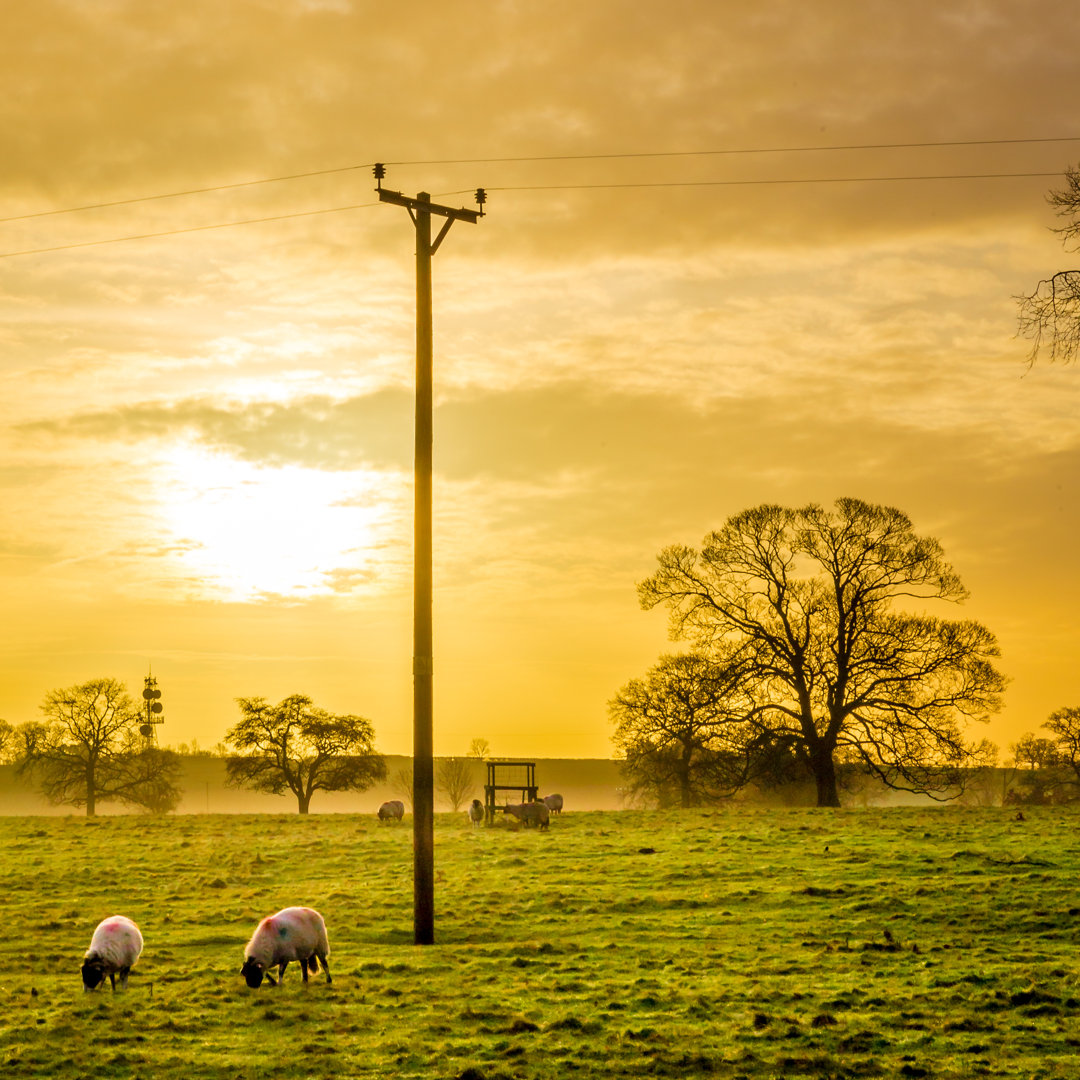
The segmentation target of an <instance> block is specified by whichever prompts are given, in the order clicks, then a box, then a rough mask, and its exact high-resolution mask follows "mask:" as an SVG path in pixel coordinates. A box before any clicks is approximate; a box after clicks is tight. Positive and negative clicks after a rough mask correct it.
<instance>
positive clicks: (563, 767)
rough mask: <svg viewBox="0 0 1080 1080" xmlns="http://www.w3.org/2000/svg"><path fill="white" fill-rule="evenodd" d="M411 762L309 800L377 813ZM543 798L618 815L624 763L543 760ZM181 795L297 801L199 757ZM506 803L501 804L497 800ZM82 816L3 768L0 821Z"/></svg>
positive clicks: (246, 810) (182, 807)
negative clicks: (242, 783) (239, 784)
mask: <svg viewBox="0 0 1080 1080" xmlns="http://www.w3.org/2000/svg"><path fill="white" fill-rule="evenodd" d="M411 760H412V759H411V758H408V757H404V756H401V755H396V754H388V755H386V771H387V780H385V781H383V782H379V783H376V784H375V785H374V786H372V787H370V788H368V790H367V791H362V792H352V791H331V792H324V791H320V792H318V793H316V795H315V796H314V798H313V799H312V801H311V812H312V813H313V814H319V813H324V814H330V813H337V814H365V813H369V812H370V813H372V814H374V813H375V812H376V811H377V810H378V808H379V805H380V804H381V803H382V802H384V801H385V800H387V799H400V798H403V795H402V793H401V791H400V790H399V789H398V788H396V787H395V785H394V782H393V777H394V775H395V773H397V772H398V771H399V770H401V769H403V768H406V767H408V766H410V764H411ZM536 769H537V772H536V775H537V781H538V783H539V784H540V787H541V795H546V794H550V793H552V792H559V793H560V794H561V795H562V796H563V798H564V799H565V800H566V805H567V807H569V808H571V809H574V810H618V809H621V808H622V806H623V805H624V799H623V794H622V788H623V784H624V780H623V779H622V777H621V772H620V770H621V763H620V762H618V761H611V760H605V759H603V758H548V759H539V760H538V761H537V766H536ZM474 777H475V785H474V787H475V790H474V791H473V792H471V793H470V794H469V796H468V798H467V799H466V800H465V803H464V804H463V807H462V809H464V806H465V805H468V802H469V801H470V800H472V799H473V798H479V799H483V797H484V788H483V784H484V773H483V767H482V766H481V765H479V764H477V765H475V768H474ZM179 785H180V787H181V788H182V789H183V796H182V798H181V801H180V804H179V805H178V806H177V808H176V813H177V814H208V813H209V814H258V813H269V814H288V813H295V812H296V799H295V798H294V797H293V796H292V795H290V794H288V793H286V794H285V795H267V794H263V793H260V792H256V791H250V790H247V789H244V788H239V789H238V788H232V787H227V786H226V784H225V759H224V758H220V757H210V756H196V757H185V758H184V759H183V773H182V775H181V777H180V780H179ZM499 801H500V802H501V801H502V800H501V799H500V800H499ZM435 806H436V809H437V810H442V811H448V810H450V809H451V807H450V804H449V802H447V800H446V797H445V796H444V795H441V794H440V793H439V792H438V791H436V794H435ZM137 812H138V811H137V809H132V808H130V807H125V806H124V805H123V804H120V803H115V802H110V803H103V804H102V805H101V807H100V808H99V809H98V813H100V814H131V813H137ZM73 813H75V814H81V813H83V811H82V810H77V809H75V808H74V807H71V806H54V805H53V804H51V803H49V802H48V800H46V799H45V798H44V797H43V796H42V795H41V794H40V793H39V792H38V791H37V788H36V786H35V784H34V782H33V781H32V780H29V779H27V778H25V777H20V776H18V775H17V773H16V766H14V765H0V816H2V815H4V814H47V815H54V814H73Z"/></svg>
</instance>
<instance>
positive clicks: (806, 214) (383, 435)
mask: <svg viewBox="0 0 1080 1080" xmlns="http://www.w3.org/2000/svg"><path fill="white" fill-rule="evenodd" d="M4 14H5V18H4V22H5V32H4V34H3V36H2V39H0V151H2V152H0V159H2V160H3V162H4V168H3V170H0V217H3V218H5V219H7V220H5V221H3V222H2V223H0V229H2V232H0V254H4V255H7V254H8V253H12V252H22V251H29V250H38V249H44V248H56V249H60V250H52V251H48V252H42V253H39V254H24V255H16V256H12V257H3V258H0V305H2V307H0V310H2V313H3V314H2V319H0V452H2V463H0V497H2V499H3V510H4V512H3V516H2V518H0V597H2V610H3V613H4V618H3V620H2V622H0V641H2V649H0V717H3V718H5V719H7V720H8V721H9V722H11V723H20V722H22V721H24V720H28V719H35V718H37V715H38V711H37V706H38V703H39V702H40V701H41V700H42V699H43V698H44V696H45V694H46V693H47V691H49V690H50V689H53V688H55V687H58V686H66V685H71V684H73V683H76V682H82V681H85V680H87V679H90V678H93V677H97V676H102V675H110V676H115V677H117V678H121V679H123V680H124V681H126V682H127V683H128V685H129V687H130V688H131V689H132V690H133V691H135V692H137V691H138V690H139V689H140V688H141V679H142V677H143V675H144V674H145V673H146V671H147V667H148V665H150V664H152V665H153V670H154V674H155V675H156V676H157V677H158V679H159V681H160V686H161V689H162V691H163V698H162V701H163V703H164V704H165V713H164V715H165V719H166V725H165V727H164V728H163V729H162V740H163V741H164V742H171V743H176V742H180V741H189V740H190V739H192V738H196V739H198V741H199V742H200V743H202V744H204V745H207V744H212V743H214V742H216V741H218V740H219V739H220V738H221V737H222V735H223V733H224V731H225V729H226V727H228V726H229V725H230V724H232V723H234V722H235V720H236V718H237V716H238V712H237V710H236V707H235V704H234V699H235V698H236V697H239V696H255V695H258V696H263V697H266V698H269V699H272V700H278V699H280V698H282V697H284V696H286V695H287V694H291V693H297V692H299V693H306V694H309V695H310V696H312V697H313V698H314V699H315V700H316V701H317V702H318V703H319V704H321V705H323V706H324V707H326V708H328V709H331V710H333V711H337V712H355V713H361V714H363V715H366V716H368V717H370V718H371V719H372V721H373V722H374V724H375V727H376V731H377V733H378V742H379V746H380V749H382V750H384V751H385V752H388V753H408V752H409V749H410V746H411V723H412V721H411V650H412V640H411V613H412V601H411V559H412V554H411V527H412V525H411V506H412V490H411V484H412V473H411V469H412V462H411V452H412V449H411V448H412V431H411V428H412V418H411V409H412V405H411V393H412V383H413V344H414V338H413V334H414V330H413V325H414V324H413V317H414V307H413V305H414V293H413V250H414V248H413V234H412V227H411V224H410V222H409V220H408V217H407V216H406V214H405V211H404V210H402V209H400V208H398V207H392V206H386V205H379V204H378V203H377V198H376V196H375V194H374V192H373V190H372V188H373V181H372V178H371V170H370V164H371V163H372V162H374V161H385V162H388V163H391V164H389V167H388V176H387V179H386V186H388V187H390V188H394V189H398V190H403V191H405V192H407V193H410V194H412V193H415V192H416V191H419V190H426V191H430V192H432V193H433V194H434V195H435V196H436V197H437V199H438V200H439V201H442V202H447V203H451V204H453V205H462V204H463V205H471V194H470V192H471V190H472V189H474V188H476V187H477V186H481V185H482V186H484V187H485V188H487V189H488V190H489V192H490V198H489V203H488V207H487V209H488V215H487V216H486V217H485V218H484V219H483V221H481V222H480V223H479V224H478V225H475V226H473V225H468V224H463V223H458V224H456V225H455V226H454V227H453V229H452V230H451V232H450V234H449V236H448V238H447V240H446V241H445V243H444V245H443V247H442V248H441V249H440V251H439V252H438V254H437V255H436V257H435V262H434V295H435V369H436V395H437V406H436V416H435V460H436V478H435V516H436V519H435V530H436V531H435V587H436V595H435V748H436V752H437V753H443V754H450V753H462V752H464V751H465V750H466V749H467V746H468V743H469V741H470V739H472V738H473V737H477V736H482V737H485V738H487V739H488V740H489V742H490V744H491V747H492V751H493V752H494V753H496V754H500V755H514V754H527V755H538V756H539V755H566V756H601V755H607V754H609V753H610V752H611V744H610V741H609V735H610V730H611V729H610V725H609V722H608V720H607V714H606V702H607V701H608V699H609V698H610V697H611V696H612V695H613V694H614V692H615V691H616V690H617V689H618V688H619V687H620V686H621V685H622V684H623V683H625V682H626V681H627V680H628V679H629V678H631V677H635V676H638V675H641V674H643V673H644V671H645V670H646V669H647V668H648V667H649V666H650V665H651V664H652V663H653V662H654V661H655V660H656V658H657V657H658V656H659V654H660V653H662V652H664V651H666V650H669V649H671V648H672V646H671V644H670V643H669V642H668V641H667V637H666V621H665V616H664V614H663V613H662V612H659V611H657V612H650V613H645V612H642V611H640V610H639V609H638V607H637V601H636V595H635V589H634V586H635V583H636V582H637V581H638V580H640V579H641V578H643V577H645V576H647V575H648V574H649V573H651V571H652V569H653V567H654V565H655V556H656V553H657V552H658V551H659V550H660V548H662V547H663V546H665V545H667V544H670V543H676V542H685V543H691V544H697V543H699V542H700V540H701V538H702V537H703V535H704V534H705V533H706V532H707V531H708V530H709V529H711V528H714V527H717V526H719V525H720V524H721V523H722V522H723V521H724V519H725V518H726V517H727V516H728V515H730V514H732V513H736V512H738V511H740V510H743V509H746V508H748V507H750V506H753V505H757V504H759V503H763V502H778V503H781V504H784V505H791V506H795V505H801V504H803V503H805V502H808V501H811V500H816V501H820V502H825V503H831V502H832V501H833V500H834V499H835V498H836V497H838V496H842V495H850V496H856V497H859V498H862V499H866V500H868V501H871V502H881V503H887V504H891V505H894V506H897V507H899V508H900V509H902V510H904V511H905V512H906V513H908V514H909V515H910V516H911V518H912V519H913V521H914V523H915V526H916V528H917V530H918V531H920V532H924V533H928V534H930V535H933V536H936V537H938V538H939V539H940V540H941V541H942V543H943V545H944V547H945V551H946V554H947V556H948V557H949V558H950V559H951V561H952V562H953V563H954V565H955V567H956V569H957V571H958V572H959V574H960V576H961V578H962V579H963V581H964V583H965V584H966V585H967V586H968V588H969V589H970V590H971V593H972V595H971V599H970V600H969V601H968V602H967V604H966V605H965V606H964V609H963V612H962V614H965V615H968V616H970V617H973V618H977V619H979V620H981V621H983V622H985V623H986V624H987V625H988V626H990V627H991V629H993V630H994V631H995V633H996V634H997V635H998V637H999V639H1000V641H1001V645H1002V650H1003V657H1002V664H1001V666H1002V668H1003V669H1004V670H1005V671H1006V673H1007V674H1008V675H1009V676H1010V677H1011V679H1012V684H1011V686H1010V689H1009V691H1008V694H1007V699H1006V700H1007V705H1006V708H1005V710H1004V711H1003V712H1002V714H1001V715H1000V716H999V717H998V718H996V719H995V720H994V721H992V723H991V725H990V727H989V729H988V731H987V732H986V734H988V735H989V736H990V737H991V738H993V739H994V740H995V741H996V742H998V743H999V744H1000V745H1002V746H1005V745H1007V743H1008V742H1010V741H1012V740H1015V738H1016V737H1017V736H1018V735H1019V734H1021V733H1022V732H1024V731H1029V730H1034V729H1036V728H1037V727H1038V725H1039V724H1040V723H1041V722H1042V721H1043V720H1044V719H1045V718H1046V716H1047V715H1048V714H1049V713H1050V712H1051V711H1052V710H1054V709H1056V708H1059V707H1062V706H1065V705H1075V704H1077V703H1078V702H1080V685H1078V681H1080V680H1078V676H1077V671H1078V670H1080V665H1078V663H1077V659H1078V654H1080V625H1078V622H1077V617H1076V612H1077V610H1078V607H1080V570H1078V565H1077V557H1076V536H1077V534H1078V533H1080V499H1078V490H1077V489H1078V484H1077V477H1078V470H1077V466H1078V459H1080V371H1078V370H1077V369H1076V368H1069V367H1053V366H1048V365H1045V364H1043V365H1037V366H1036V367H1034V368H1033V369H1031V370H1030V371H1029V370H1028V368H1027V366H1026V364H1025V357H1026V353H1027V343H1026V342H1024V341H1021V340H1018V339H1016V337H1015V336H1014V335H1015V325H1016V307H1015V303H1014V301H1013V299H1012V297H1013V296H1014V295H1015V294H1018V293H1021V292H1025V291H1030V290H1031V289H1033V288H1034V285H1035V283H1036V281H1037V280H1038V279H1039V278H1040V277H1042V276H1045V275H1046V274H1047V273H1048V272H1050V271H1052V270H1056V269H1061V268H1063V267H1065V266H1066V265H1071V263H1070V260H1071V259H1073V258H1074V256H1070V255H1069V254H1067V253H1065V252H1063V251H1062V249H1061V245H1060V243H1059V240H1058V238H1057V237H1056V236H1055V235H1054V234H1053V233H1052V232H1050V231H1049V227H1050V226H1052V225H1053V224H1054V223H1055V222H1054V219H1053V216H1052V214H1051V211H1050V210H1049V208H1048V207H1047V206H1046V204H1045V202H1044V194H1045V192H1046V191H1047V190H1048V189H1050V188H1052V187H1054V186H1059V184H1060V180H1059V178H1060V175H1061V173H1062V172H1063V170H1064V169H1065V167H1066V166H1068V165H1070V164H1075V163H1076V162H1077V161H1078V160H1080V125H1078V124H1077V122H1076V119H1075V103H1076V89H1077V68H1076V56H1077V51H1078V47H1080V8H1077V7H1075V6H1074V5H1071V4H1064V3H1058V4H1053V5H1043V6H1042V7H1040V8H1039V10H1038V13H1037V14H1036V13H1034V12H1033V9H1032V8H1031V6H1030V5H1029V4H1026V3H1021V2H1019V0H985V2H978V0H970V2H962V0H955V2H950V3H947V4H942V3H940V0H913V2H910V3H903V4H900V3H896V2H895V0H809V2H806V0H804V2H801V3H794V2H791V3H787V2H784V3H780V2H770V0H759V2H758V3H755V4H752V5H748V4H744V3H735V2H729V0H711V2H710V0H574V2H573V3H570V2H565V0H544V2H543V3H541V2H539V0H535V2H534V0H501V2H500V0H491V2H487V3H476V2H475V0H474V2H472V3H464V2H457V0H453V2H448V0H443V2H439V3H433V2H432V3H404V2H403V3H399V4H387V3H385V2H381V0H380V2H374V0H371V2H368V0H238V2H234V0H230V2H228V3H222V2H221V0H185V2H184V3H182V4H179V3H177V4H174V3H145V2H142V0H7V3H6V4H5V8H4ZM1074 136H1075V137H1076V138H1075V140H1074V141H1045V142H1011V143H1007V144H1006V143H1001V142H999V143H998V144H996V145H992V144H991V143H992V141H994V140H1036V139H1043V140H1065V139H1068V138H1072V137H1074ZM914 143H922V144H926V143H937V144H941V143H951V144H958V143H979V145H935V146H921V147H916V146H910V145H909V146H896V145H895V144H914ZM837 147H848V148H850V147H863V148H864V149H835V148H837ZM866 147H877V149H866ZM828 148H834V149H828ZM735 150H738V151H746V150H753V151H761V152H755V153H719V151H735ZM706 152H710V153H706ZM506 159H515V160H506ZM403 163H410V164H403ZM424 163H427V164H424ZM350 166H356V167H355V168H349V167H350ZM324 170H335V171H327V172H324ZM301 173H322V175H317V176H307V177H303V178H297V179H291V180H281V181H277V182H274V183H266V184H254V185H248V186H239V187H229V188H224V189H221V188H223V186H224V185H237V184H241V183H243V182H246V181H252V180H261V179H265V178H271V177H283V176H295V175H296V174H301ZM988 173H995V174H1000V173H1044V174H1050V175H1046V176H1029V177H1018V178H1011V179H1002V178H999V179H966V180H960V179H952V180H918V181H916V180H909V181H902V182H901V181H887V182H864V183H855V182H851V181H852V180H853V179H854V178H862V177H896V176H941V175H953V176H955V175H959V174H965V175H969V176H971V175H974V174H988ZM821 179H830V180H831V181H832V182H829V183H785V184H767V183H761V181H776V180H786V181H794V180H798V181H805V180H821ZM731 181H756V183H753V184H743V185H739V184H733V183H730V182H731ZM720 182H725V183H720ZM596 185H614V186H596ZM619 185H623V186H619ZM625 185H651V186H637V187H629V186H625ZM206 188H214V189H221V190H213V191H202V192H201V193H196V194H183V195H175V196H172V197H168V198H157V199H152V200H149V201H138V202H126V203H124V204H123V205H118V206H110V207H103V206H100V205H98V204H103V203H111V202H118V201H121V200H132V199H141V198H143V197H146V196H159V195H172V193H177V192H193V191H195V190H196V189H206ZM87 205H95V206H97V208H95V209H85V210H80V211H78V212H74V213H65V214H49V215H47V216H32V217H30V216H26V215H37V214H42V213H43V212H46V211H52V210H57V209H65V208H70V207H81V206H87ZM343 206H359V207H360V208H359V209H352V210H340V211H337V212H331V213H310V214H308V215H307V216H302V217H288V218H284V217H283V218H282V220H278V221H274V222H263V223H261V224H247V225H240V226H236V227H230V228H221V229H200V228H199V227H200V226H208V225H216V224H219V223H223V222H235V221H241V220H248V219H256V218H269V217H282V216H283V215H298V214H303V213H306V212H309V211H323V210H330V209H332V208H335V207H343ZM179 230H197V231H185V232H181V231H179ZM165 232H170V233H173V235H169V236H160V237H157V238H148V239H136V240H128V241H122V242H116V243H106V244H94V243H93V242H94V241H100V240H113V239H115V238H119V237H129V236H142V235H145V234H151V233H165ZM76 245H89V246H76Z"/></svg>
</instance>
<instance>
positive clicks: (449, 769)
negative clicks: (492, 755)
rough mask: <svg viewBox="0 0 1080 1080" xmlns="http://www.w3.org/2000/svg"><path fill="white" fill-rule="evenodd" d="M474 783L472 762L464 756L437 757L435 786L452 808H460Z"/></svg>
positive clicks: (470, 792)
mask: <svg viewBox="0 0 1080 1080" xmlns="http://www.w3.org/2000/svg"><path fill="white" fill-rule="evenodd" d="M474 784H475V781H474V778H473V771H472V763H471V762H469V761H468V760H467V759H466V758H459V757H447V758H439V760H438V761H437V762H436V765H435V786H436V788H438V790H439V791H441V792H442V793H443V794H444V795H445V796H446V798H447V801H448V802H449V803H450V805H451V806H452V807H453V808H454V810H460V809H461V804H462V803H463V802H465V800H466V799H467V798H468V797H469V795H471V794H472V791H473V787H474Z"/></svg>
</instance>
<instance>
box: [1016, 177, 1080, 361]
mask: <svg viewBox="0 0 1080 1080" xmlns="http://www.w3.org/2000/svg"><path fill="white" fill-rule="evenodd" d="M1046 201H1047V202H1048V203H1049V204H1050V205H1051V206H1052V207H1053V208H1054V211H1055V213H1057V214H1058V216H1059V217H1062V218H1065V219H1066V223H1065V224H1064V225H1063V226H1061V228H1058V229H1055V230H1054V231H1055V232H1056V233H1058V234H1059V235H1060V236H1061V237H1062V242H1063V243H1064V244H1065V249H1066V250H1067V251H1068V250H1075V246H1074V245H1075V243H1076V242H1077V241H1080V169H1077V168H1069V169H1066V170H1065V188H1064V189H1063V190H1061V191H1051V192H1050V193H1049V194H1048V195H1047V197H1046ZM1016 301H1017V303H1018V304H1019V309H1020V312H1019V333H1020V336H1021V337H1026V338H1030V339H1031V352H1030V354H1029V359H1030V361H1031V362H1032V363H1034V362H1035V360H1037V359H1038V356H1039V353H1040V352H1042V351H1044V350H1045V351H1046V352H1047V353H1049V356H1050V360H1051V362H1053V361H1054V360H1062V361H1065V362H1066V363H1067V362H1069V361H1070V360H1074V359H1076V355H1077V351H1078V350H1080V270H1058V271H1057V272H1056V273H1054V274H1051V275H1050V277H1048V278H1044V279H1043V280H1042V281H1040V282H1039V284H1038V285H1037V286H1036V287H1035V291H1034V292H1033V293H1032V294H1031V295H1030V296H1018V297H1016Z"/></svg>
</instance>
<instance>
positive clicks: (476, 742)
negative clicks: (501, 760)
mask: <svg viewBox="0 0 1080 1080" xmlns="http://www.w3.org/2000/svg"><path fill="white" fill-rule="evenodd" d="M490 753H491V744H490V743H489V742H488V741H487V739H473V741H472V742H471V743H469V757H471V758H476V760H477V761H483V760H484V758H486V757H487V756H488V754H490Z"/></svg>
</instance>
